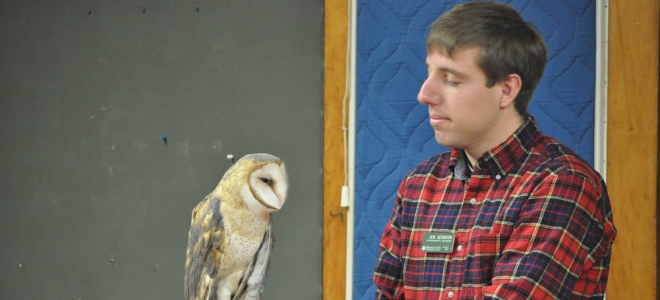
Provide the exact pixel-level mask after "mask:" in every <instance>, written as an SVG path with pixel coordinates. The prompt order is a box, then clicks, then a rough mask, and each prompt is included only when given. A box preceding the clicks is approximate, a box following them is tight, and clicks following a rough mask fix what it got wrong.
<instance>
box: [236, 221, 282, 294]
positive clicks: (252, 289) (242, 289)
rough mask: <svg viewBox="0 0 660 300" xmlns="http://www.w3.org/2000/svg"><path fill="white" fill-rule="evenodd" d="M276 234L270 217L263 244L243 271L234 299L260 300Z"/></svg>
mask: <svg viewBox="0 0 660 300" xmlns="http://www.w3.org/2000/svg"><path fill="white" fill-rule="evenodd" d="M274 243H275V236H274V235H273V219H270V222H269V224H268V228H267V229H266V233H265V234H264V239H263V240H262V241H261V246H260V247H259V250H258V251H257V253H256V254H255V256H254V259H253V260H252V262H250V264H249V265H248V266H247V268H245V271H243V277H242V278H241V281H240V283H239V284H238V290H237V291H236V294H235V296H234V298H232V299H233V300H259V299H261V292H263V290H264V287H265V286H266V273H267V272H268V267H269V266H270V253H271V251H272V250H273V245H274Z"/></svg>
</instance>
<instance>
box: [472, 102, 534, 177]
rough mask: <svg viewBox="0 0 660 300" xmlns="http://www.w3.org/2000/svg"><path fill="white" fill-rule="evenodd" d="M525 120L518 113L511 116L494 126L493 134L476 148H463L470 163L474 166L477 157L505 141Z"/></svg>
mask: <svg viewBox="0 0 660 300" xmlns="http://www.w3.org/2000/svg"><path fill="white" fill-rule="evenodd" d="M524 122H525V118H524V117H522V116H520V115H518V114H517V113H516V114H515V116H514V117H509V118H507V119H506V120H505V122H501V123H499V124H498V125H496V126H494V127H493V128H492V130H491V132H492V134H491V135H490V138H488V139H487V140H485V141H482V143H480V144H479V145H477V147H476V149H463V150H464V151H465V155H466V156H467V159H468V161H469V163H470V165H471V166H474V165H475V164H476V162H477V159H479V157H481V156H482V155H483V154H484V153H486V152H488V151H490V150H491V149H493V148H495V147H497V146H498V145H500V144H502V143H504V142H505V141H506V140H507V139H508V138H509V137H510V136H511V135H513V133H515V132H516V130H518V128H520V126H522V124H523V123H524Z"/></svg>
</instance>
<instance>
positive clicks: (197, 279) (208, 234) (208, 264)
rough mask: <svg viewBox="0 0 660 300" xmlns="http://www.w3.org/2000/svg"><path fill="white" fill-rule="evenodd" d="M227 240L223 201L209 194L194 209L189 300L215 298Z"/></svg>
mask: <svg viewBox="0 0 660 300" xmlns="http://www.w3.org/2000/svg"><path fill="white" fill-rule="evenodd" d="M224 237H225V229H224V223H223V218H222V212H221V210H220V198H219V197H217V196H214V195H213V194H209V195H208V196H206V198H205V199H204V200H203V201H202V202H200V203H199V204H198V205H197V206H195V209H193V213H192V221H191V224H190V231H189V232H188V249H187V250H186V273H185V276H184V287H185V296H186V299H187V300H199V299H209V296H210V299H215V297H214V295H215V294H216V292H217V287H216V285H217V283H218V280H217V274H218V269H219V268H220V262H221V261H222V256H223V254H224V251H223V248H222V246H223V244H224Z"/></svg>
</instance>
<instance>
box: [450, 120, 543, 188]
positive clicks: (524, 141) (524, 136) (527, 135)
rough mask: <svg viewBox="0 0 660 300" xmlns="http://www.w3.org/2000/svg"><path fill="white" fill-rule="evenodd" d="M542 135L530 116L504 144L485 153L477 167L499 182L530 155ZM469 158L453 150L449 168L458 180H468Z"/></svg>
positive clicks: (478, 161) (457, 150)
mask: <svg viewBox="0 0 660 300" xmlns="http://www.w3.org/2000/svg"><path fill="white" fill-rule="evenodd" d="M539 134H540V132H539V128H538V125H537V124H536V120H535V119H534V117H533V116H532V115H530V114H528V115H527V118H526V119H525V122H523V124H522V125H520V127H519V128H518V129H517V130H516V131H515V132H514V133H513V134H512V135H511V136H510V137H509V138H508V139H507V140H506V141H505V142H504V143H502V144H500V145H498V146H497V147H495V148H493V149H491V150H490V151H488V152H486V153H484V154H483V155H482V156H481V157H480V158H479V159H478V160H477V164H476V166H475V172H477V170H476V169H483V170H486V171H487V172H488V173H490V175H491V176H492V177H493V179H496V180H499V179H501V178H504V177H505V176H506V174H508V173H510V172H511V171H512V169H513V167H514V166H515V165H516V162H517V161H518V160H519V159H520V158H521V157H522V156H523V155H524V154H526V153H530V151H531V149H532V147H533V144H534V140H535V139H536V137H537V136H538V135H539ZM467 161H468V159H467V157H466V155H465V154H464V152H463V151H462V150H460V149H452V152H451V158H450V162H449V167H450V168H451V170H452V171H453V172H454V176H456V178H458V179H467V178H469V177H470V175H471V174H470V172H469V169H468V167H467Z"/></svg>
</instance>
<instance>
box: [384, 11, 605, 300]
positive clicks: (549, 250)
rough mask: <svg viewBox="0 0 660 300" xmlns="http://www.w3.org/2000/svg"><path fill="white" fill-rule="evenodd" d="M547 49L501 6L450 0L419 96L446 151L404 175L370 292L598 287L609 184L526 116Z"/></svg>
mask: <svg viewBox="0 0 660 300" xmlns="http://www.w3.org/2000/svg"><path fill="white" fill-rule="evenodd" d="M546 60H547V48H546V46H545V42H544V41H543V37H542V36H541V35H540V34H539V33H538V32H537V31H536V30H535V29H534V28H533V27H532V26H531V25H529V24H527V23H526V22H525V21H524V20H523V19H522V17H521V16H520V14H519V13H518V12H517V11H516V10H515V9H513V8H512V7H510V6H508V5H506V4H501V3H493V2H469V3H464V4H459V5H457V6H455V7H454V8H453V9H452V10H451V11H449V12H447V13H446V14H444V15H443V16H441V17H440V18H438V19H437V20H436V21H435V22H434V23H433V25H432V27H431V31H430V33H429V36H428V39H427V58H426V65H427V68H428V78H427V79H426V81H425V82H424V84H423V85H422V87H421V89H420V91H419V94H418V100H419V102H421V103H423V104H425V105H427V106H428V108H429V116H430V124H431V126H432V127H433V129H434V131H435V138H436V140H437V141H438V143H440V144H442V145H445V146H447V147H450V148H452V150H451V151H449V152H446V153H442V154H440V155H438V156H435V157H432V158H430V159H429V160H427V161H425V162H423V163H422V164H420V165H419V166H417V167H416V168H415V169H413V170H412V171H410V173H409V174H408V175H407V176H406V177H405V178H404V180H403V181H402V182H401V185H400V187H399V191H398V193H397V197H396V200H395V205H394V209H393V214H392V218H391V219H390V221H389V222H388V224H387V226H386V228H385V230H384V233H383V236H382V240H381V245H380V255H379V258H378V263H377V265H376V270H375V273H374V281H375V283H376V286H377V293H376V299H424V300H426V299H507V300H512V299H602V298H603V296H604V293H605V285H606V283H607V275H608V271H609V266H610V257H611V245H612V242H613V241H614V238H615V236H616V229H615V228H614V224H613V221H612V211H611V208H610V202H609V198H608V195H607V189H606V187H605V183H604V182H603V180H602V178H601V177H600V175H599V174H598V173H597V172H596V171H594V170H593V169H592V168H591V167H590V166H589V164H588V163H587V162H585V161H584V160H583V159H582V158H580V157H579V156H578V155H577V154H576V153H574V152H573V151H572V150H571V149H569V148H568V147H566V146H565V145H562V144H561V143H560V142H558V141H557V140H555V139H553V138H551V137H549V136H547V135H544V134H542V133H540V132H539V130H538V127H537V125H536V122H535V120H534V118H533V117H532V116H531V115H529V114H527V106H528V104H529V102H530V101H531V98H532V94H533V92H534V89H535V87H536V85H537V83H538V82H539V80H540V78H541V76H542V74H543V69H544V68H545V64H546Z"/></svg>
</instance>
